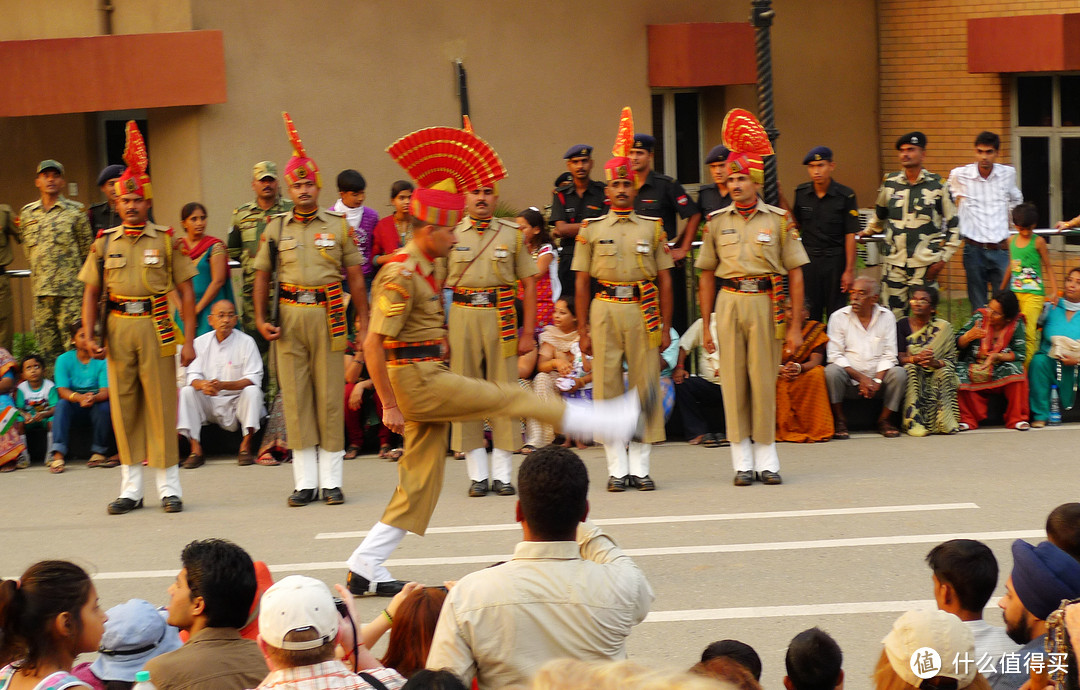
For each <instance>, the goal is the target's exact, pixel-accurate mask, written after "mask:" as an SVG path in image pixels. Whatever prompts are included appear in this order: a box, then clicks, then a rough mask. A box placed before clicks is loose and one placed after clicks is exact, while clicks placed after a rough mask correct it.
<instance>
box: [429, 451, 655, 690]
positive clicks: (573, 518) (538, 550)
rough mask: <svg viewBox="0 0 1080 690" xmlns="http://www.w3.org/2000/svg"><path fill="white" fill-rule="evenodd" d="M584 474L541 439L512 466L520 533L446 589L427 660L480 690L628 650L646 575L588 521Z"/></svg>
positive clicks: (644, 604) (643, 601) (572, 458)
mask: <svg viewBox="0 0 1080 690" xmlns="http://www.w3.org/2000/svg"><path fill="white" fill-rule="evenodd" d="M588 490H589V475H588V472H587V471H586V469H585V464H584V463H583V462H582V461H581V459H580V458H578V456H577V455H576V454H575V453H574V452H573V451H571V450H569V449H567V448H560V447H557V446H548V447H546V448H542V449H540V450H538V451H535V452H533V453H531V454H530V455H528V456H527V457H526V459H525V461H524V462H523V463H522V464H521V469H520V470H519V471H518V492H519V493H518V502H517V507H516V509H515V511H516V515H515V517H516V519H517V521H518V522H520V523H521V531H522V535H523V538H524V541H522V542H521V543H519V544H518V545H517V548H515V549H514V557H513V559H511V560H510V561H508V562H506V563H503V564H501V565H497V566H494V567H492V568H485V569H483V570H479V571H477V572H474V573H471V574H469V575H466V576H465V577H463V578H462V579H461V580H460V581H459V582H458V583H457V584H456V585H455V586H454V587H453V588H451V590H450V592H449V594H447V597H446V602H445V603H444V604H443V609H442V613H441V614H440V616H439V622H438V625H437V626H436V628H435V638H434V639H433V640H432V643H431V651H430V653H429V654H428V660H427V667H428V668H431V669H441V668H447V669H449V670H451V671H453V672H454V673H455V674H456V675H457V676H458V677H459V678H461V679H462V681H464V682H465V684H466V685H468V684H469V683H470V682H471V681H472V679H473V678H476V680H477V683H478V685H479V688H480V690H486V689H487V688H501V687H504V686H507V685H512V684H526V683H528V681H529V679H530V678H531V677H532V675H533V674H534V673H536V671H537V670H538V669H539V668H540V667H541V666H543V665H544V664H545V663H546V662H548V661H551V660H552V659H563V658H573V659H580V660H582V661H603V660H616V659H624V658H626V638H627V636H628V635H629V634H630V630H631V628H632V627H633V626H635V625H637V624H638V623H640V622H641V621H642V620H644V618H645V615H646V614H647V613H648V612H649V607H650V606H651V605H652V601H653V591H652V588H651V587H650V586H649V582H648V580H646V579H645V574H644V573H642V572H641V570H640V569H638V567H637V565H635V564H634V562H633V561H632V560H631V559H630V557H629V556H627V555H625V554H624V553H623V552H622V550H621V549H619V547H618V546H617V545H616V544H615V542H614V541H612V539H611V537H609V536H607V535H606V534H604V532H603V531H602V530H601V529H600V528H599V527H597V526H596V525H594V524H592V523H591V522H589V521H588V519H587V518H588V514H589V503H588V500H587V498H586V495H587V494H588Z"/></svg>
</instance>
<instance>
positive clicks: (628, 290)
mask: <svg viewBox="0 0 1080 690" xmlns="http://www.w3.org/2000/svg"><path fill="white" fill-rule="evenodd" d="M615 297H616V298H617V299H633V297H634V286H633V285H616V286H615Z"/></svg>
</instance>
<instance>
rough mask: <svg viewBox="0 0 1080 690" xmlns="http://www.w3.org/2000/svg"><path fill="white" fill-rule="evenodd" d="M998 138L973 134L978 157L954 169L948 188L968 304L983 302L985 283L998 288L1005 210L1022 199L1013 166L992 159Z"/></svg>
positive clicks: (1005, 262) (1005, 267) (1004, 255)
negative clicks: (957, 228) (955, 212)
mask: <svg viewBox="0 0 1080 690" xmlns="http://www.w3.org/2000/svg"><path fill="white" fill-rule="evenodd" d="M1000 148H1001V138H1000V137H998V135H997V134H994V133H993V132H980V133H979V136H977V137H975V157H976V162H974V163H969V164H967V165H962V166H960V167H959V168H953V171H952V172H951V173H949V191H950V192H951V193H952V196H953V200H954V201H955V202H956V206H957V210H958V211H959V216H960V235H961V236H962V237H963V238H964V273H965V274H966V275H967V289H968V299H969V300H971V308H972V309H973V310H974V309H981V308H982V307H985V306H986V303H987V285H989V291H990V292H996V291H997V289H998V287H999V286H1000V285H1001V283H1002V281H1003V280H1004V278H1005V275H1006V274H1007V273H1008V271H1009V229H1010V228H1011V227H1012V226H1011V223H1010V222H1009V214H1010V212H1012V210H1013V208H1015V207H1016V206H1017V205H1018V204H1020V203H1021V202H1023V201H1024V195H1023V194H1021V193H1020V190H1019V189H1018V188H1017V187H1016V169H1015V168H1013V167H1011V166H1008V165H1001V164H1000V163H996V162H995V161H996V160H997V156H998V150H999V149H1000Z"/></svg>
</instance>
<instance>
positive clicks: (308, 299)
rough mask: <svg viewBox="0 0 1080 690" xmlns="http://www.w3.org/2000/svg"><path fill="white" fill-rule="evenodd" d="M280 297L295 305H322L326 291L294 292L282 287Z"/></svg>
mask: <svg viewBox="0 0 1080 690" xmlns="http://www.w3.org/2000/svg"><path fill="white" fill-rule="evenodd" d="M281 297H282V298H283V299H287V300H289V301H291V302H296V303H297V304H323V303H325V302H326V290H322V289H318V290H294V289H292V288H287V287H285V286H284V285H282V286H281Z"/></svg>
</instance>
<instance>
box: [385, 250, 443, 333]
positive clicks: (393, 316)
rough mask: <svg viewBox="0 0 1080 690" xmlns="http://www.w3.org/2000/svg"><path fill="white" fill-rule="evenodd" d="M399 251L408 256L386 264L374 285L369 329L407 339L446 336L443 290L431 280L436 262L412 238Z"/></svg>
mask: <svg viewBox="0 0 1080 690" xmlns="http://www.w3.org/2000/svg"><path fill="white" fill-rule="evenodd" d="M400 254H404V255H405V257H406V258H405V260H403V261H390V262H388V263H385V264H383V267H382V269H381V270H380V271H379V272H378V273H377V274H376V276H375V283H374V284H373V285H372V286H371V304H372V309H371V325H370V326H369V328H370V330H371V331H372V332H374V333H378V334H379V335H385V336H386V337H388V338H393V339H394V340H400V341H403V342H407V343H419V342H424V341H430V340H439V339H441V338H444V337H446V329H445V328H444V327H443V323H444V319H443V306H442V295H441V291H440V290H438V289H436V287H432V285H431V282H429V279H431V280H433V276H434V273H435V263H434V262H433V261H432V260H431V259H429V258H428V257H427V256H425V255H424V253H423V252H422V251H420V249H419V248H418V247H417V246H416V245H415V244H413V243H412V242H409V243H408V244H407V245H405V248H404V249H403V250H402V251H401V252H400ZM400 254H399V255H400ZM435 285H436V286H438V283H437V282H436V283H435Z"/></svg>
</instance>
